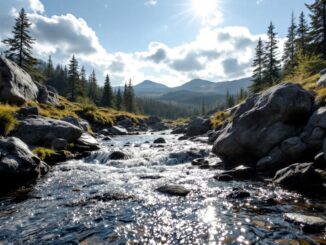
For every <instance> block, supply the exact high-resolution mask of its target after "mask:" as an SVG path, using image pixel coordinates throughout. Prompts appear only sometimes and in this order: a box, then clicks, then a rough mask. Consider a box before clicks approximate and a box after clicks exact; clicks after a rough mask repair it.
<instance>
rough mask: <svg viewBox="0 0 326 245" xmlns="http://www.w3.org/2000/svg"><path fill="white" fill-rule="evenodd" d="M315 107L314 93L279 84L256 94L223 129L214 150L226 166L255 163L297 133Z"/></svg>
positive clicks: (240, 107)
mask: <svg viewBox="0 0 326 245" xmlns="http://www.w3.org/2000/svg"><path fill="white" fill-rule="evenodd" d="M312 108H313V97H312V95H311V94H310V93H309V92H307V91H305V90H304V89H302V88H301V87H300V86H299V85H295V84H280V85H277V86H274V87H272V88H270V89H268V90H266V91H264V92H262V93H259V94H256V95H253V96H251V97H249V98H248V99H247V100H246V101H245V102H244V103H242V104H241V105H240V106H239V107H238V108H237V110H236V112H235V113H234V115H233V120H232V122H230V123H229V124H228V125H227V126H226V127H225V128H224V129H222V132H221V133H220V135H219V137H218V138H217V139H216V141H215V143H214V147H213V152H214V153H215V154H216V155H217V156H219V157H220V158H221V159H222V160H223V162H225V163H226V167H227V168H232V167H234V166H237V165H240V164H246V165H250V164H255V163H256V162H257V161H258V160H260V159H261V158H263V157H265V156H266V155H267V154H268V153H269V152H270V151H271V150H272V149H273V148H274V147H275V146H276V145H279V144H280V143H281V142H283V141H284V140H286V139H288V138H291V137H294V136H296V135H298V134H299V133H300V132H301V131H302V129H303V128H304V126H305V125H306V123H307V121H308V119H309V116H310V114H311V111H312Z"/></svg>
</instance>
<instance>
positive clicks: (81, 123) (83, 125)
mask: <svg viewBox="0 0 326 245" xmlns="http://www.w3.org/2000/svg"><path fill="white" fill-rule="evenodd" d="M61 120H62V121H65V122H68V123H71V124H72V125H75V126H77V127H78V128H80V129H81V130H83V131H86V132H89V131H90V130H91V126H90V125H89V123H88V122H87V121H86V120H83V119H80V118H75V117H73V116H66V117H64V118H62V119H61Z"/></svg>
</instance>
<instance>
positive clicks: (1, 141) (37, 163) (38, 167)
mask: <svg viewBox="0 0 326 245" xmlns="http://www.w3.org/2000/svg"><path fill="white" fill-rule="evenodd" d="M48 170H49V166H48V165H47V164H46V163H44V162H42V161H41V160H40V159H39V158H38V157H37V156H35V155H34V154H33V153H32V152H31V151H30V150H29V148H28V147H27V145H26V144H25V143H24V142H22V141H21V140H20V139H18V138H15V137H10V138H0V192H2V193H3V192H7V191H10V190H12V189H15V188H17V187H20V186H22V185H26V184H28V183H30V182H31V181H33V180H35V179H37V178H38V177H40V176H42V175H44V174H46V173H47V172H48Z"/></svg>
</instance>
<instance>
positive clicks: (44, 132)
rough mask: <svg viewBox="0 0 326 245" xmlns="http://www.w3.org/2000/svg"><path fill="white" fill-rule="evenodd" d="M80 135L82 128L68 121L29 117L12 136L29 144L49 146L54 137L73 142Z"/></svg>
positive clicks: (20, 123)
mask: <svg viewBox="0 0 326 245" xmlns="http://www.w3.org/2000/svg"><path fill="white" fill-rule="evenodd" d="M81 135H82V130H81V129H80V128H78V127H76V126H74V125H72V124H70V123H68V122H64V121H60V120H55V119H50V118H45V117H41V116H35V117H29V118H27V119H25V120H23V121H21V122H19V125H18V126H17V128H16V129H15V132H14V136H15V137H17V138H20V139H21V140H23V141H24V142H25V143H27V144H29V145H39V146H46V147H51V143H52V142H53V140H54V139H57V138H61V139H64V140H66V141H67V142H68V143H74V142H75V141H76V140H78V139H79V137H80V136H81Z"/></svg>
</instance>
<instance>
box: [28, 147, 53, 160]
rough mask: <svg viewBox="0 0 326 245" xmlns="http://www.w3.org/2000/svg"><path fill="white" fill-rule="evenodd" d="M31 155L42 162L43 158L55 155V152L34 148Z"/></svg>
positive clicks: (43, 148)
mask: <svg viewBox="0 0 326 245" xmlns="http://www.w3.org/2000/svg"><path fill="white" fill-rule="evenodd" d="M33 153H34V154H35V155H37V156H38V157H39V158H40V159H41V160H42V161H44V160H45V158H47V157H50V156H52V155H53V154H55V151H54V150H52V149H48V148H45V147H36V148H35V149H34V150H33Z"/></svg>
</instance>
